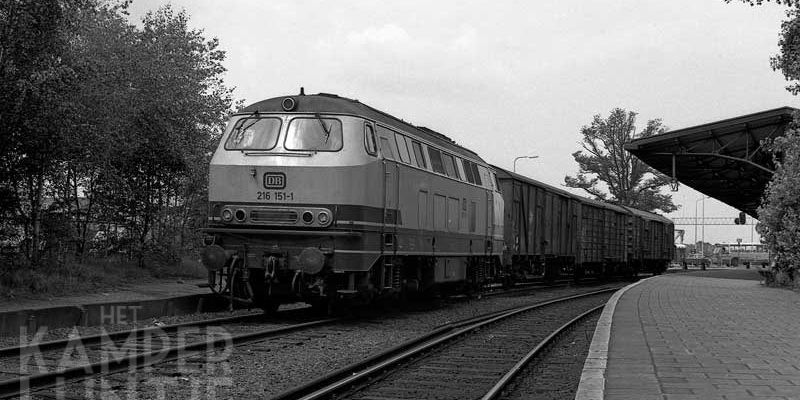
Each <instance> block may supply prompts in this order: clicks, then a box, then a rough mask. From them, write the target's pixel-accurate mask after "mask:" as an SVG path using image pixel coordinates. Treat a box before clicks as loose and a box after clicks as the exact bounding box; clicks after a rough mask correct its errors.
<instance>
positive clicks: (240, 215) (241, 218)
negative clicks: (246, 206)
mask: <svg viewBox="0 0 800 400" xmlns="http://www.w3.org/2000/svg"><path fill="white" fill-rule="evenodd" d="M234 216H235V217H236V220H237V221H239V222H244V219H245V217H247V213H246V212H244V210H242V209H238V210H236V213H235V214H234Z"/></svg>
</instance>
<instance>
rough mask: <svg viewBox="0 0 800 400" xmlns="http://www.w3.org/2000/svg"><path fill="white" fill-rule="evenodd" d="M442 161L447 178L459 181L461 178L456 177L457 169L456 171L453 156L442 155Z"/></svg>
mask: <svg viewBox="0 0 800 400" xmlns="http://www.w3.org/2000/svg"><path fill="white" fill-rule="evenodd" d="M442 160H443V161H444V170H445V172H447V176H449V177H451V178H456V179H461V176H459V175H458V169H456V163H455V160H454V159H453V156H451V155H450V154H442Z"/></svg>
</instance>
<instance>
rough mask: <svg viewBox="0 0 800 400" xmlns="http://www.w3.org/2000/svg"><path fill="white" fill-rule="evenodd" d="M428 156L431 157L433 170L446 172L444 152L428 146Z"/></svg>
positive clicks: (441, 172)
mask: <svg viewBox="0 0 800 400" xmlns="http://www.w3.org/2000/svg"><path fill="white" fill-rule="evenodd" d="M428 156H429V157H430V158H431V168H433V172H438V173H440V174H444V173H445V172H444V164H443V163H442V153H441V152H440V151H439V150H436V149H434V148H433V147H428Z"/></svg>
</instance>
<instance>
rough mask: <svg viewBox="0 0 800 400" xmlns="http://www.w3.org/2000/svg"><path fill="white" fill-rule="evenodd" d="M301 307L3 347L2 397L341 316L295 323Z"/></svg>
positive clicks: (165, 360)
mask: <svg viewBox="0 0 800 400" xmlns="http://www.w3.org/2000/svg"><path fill="white" fill-rule="evenodd" d="M297 311H299V310H288V311H285V312H283V313H279V314H282V317H283V318H278V319H277V320H276V321H271V322H268V321H264V320H263V318H261V317H262V316H261V315H240V316H233V317H227V318H216V319H210V320H203V321H194V322H186V323H180V324H174V325H165V326H159V327H150V328H142V329H132V330H126V331H119V332H112V333H104V334H99V335H92V336H84V337H73V338H69V339H64V340H53V341H47V342H41V343H32V344H29V345H25V346H16V347H8V348H2V349H0V398H13V397H18V396H21V395H23V394H28V393H33V392H36V391H41V390H43V389H48V388H52V387H61V386H63V385H65V384H68V383H71V382H76V381H82V380H85V379H89V378H93V377H96V376H100V375H106V374H113V373H118V372H125V371H133V370H136V369H139V368H143V367H147V366H152V365H156V364H163V363H168V362H170V361H173V360H176V359H179V358H187V357H193V356H197V355H202V354H205V353H208V352H212V351H215V350H218V349H222V348H228V347H231V346H241V345H243V344H247V343H253V342H257V341H261V340H265V339H267V338H270V337H276V336H283V335H289V334H293V333H297V332H302V331H305V330H311V329H315V328H318V327H320V326H323V325H329V324H333V323H335V322H337V321H339V320H340V319H337V318H327V319H321V320H320V319H317V320H312V321H306V322H299V323H294V322H292V321H293V320H297V319H298V318H303V317H301V316H299V315H296V314H297ZM305 318H306V319H307V317H305Z"/></svg>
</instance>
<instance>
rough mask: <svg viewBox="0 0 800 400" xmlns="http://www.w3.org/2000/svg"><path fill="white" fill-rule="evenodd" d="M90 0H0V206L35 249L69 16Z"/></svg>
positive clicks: (67, 69)
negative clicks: (20, 228) (0, 137)
mask: <svg viewBox="0 0 800 400" xmlns="http://www.w3.org/2000/svg"><path fill="white" fill-rule="evenodd" d="M90 6H91V2H90V1H89V0H86V1H68V0H44V1H38V0H9V1H3V2H1V3H0V132H2V134H3V138H2V140H0V208H2V210H3V214H4V215H2V217H3V218H4V222H6V223H9V221H10V223H11V224H15V225H19V226H21V227H22V230H23V231H24V233H25V237H26V239H27V240H26V241H25V243H26V246H25V250H26V253H27V255H28V257H29V258H30V259H31V260H32V261H33V262H36V261H37V259H38V256H39V244H40V227H41V217H42V210H43V197H44V193H45V190H46V184H47V177H48V176H49V174H50V173H52V171H53V170H54V169H55V167H56V166H57V165H58V163H59V160H61V159H62V157H63V153H62V151H61V150H62V147H61V144H62V143H63V138H64V135H65V134H66V132H67V131H68V129H67V128H68V126H69V123H68V122H67V119H68V118H69V117H68V116H69V110H70V100H69V93H70V92H71V90H72V89H73V88H74V85H75V75H76V74H75V71H74V69H73V68H72V66H71V65H70V64H69V61H68V58H69V57H68V49H69V41H70V39H71V38H72V35H73V33H74V31H75V26H76V24H75V18H74V17H75V16H76V15H78V14H79V13H80V10H81V9H83V8H85V7H90Z"/></svg>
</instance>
